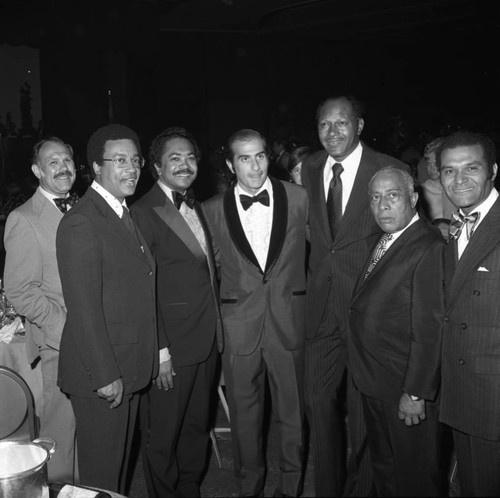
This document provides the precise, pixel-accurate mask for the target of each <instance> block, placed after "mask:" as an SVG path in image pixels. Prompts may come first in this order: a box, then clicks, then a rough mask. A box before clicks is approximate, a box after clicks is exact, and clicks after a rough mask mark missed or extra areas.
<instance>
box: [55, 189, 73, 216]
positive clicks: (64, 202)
mask: <svg viewBox="0 0 500 498" xmlns="http://www.w3.org/2000/svg"><path fill="white" fill-rule="evenodd" d="M77 202H78V194H76V193H73V194H70V195H69V196H68V197H54V203H55V205H56V206H57V207H58V208H59V211H61V212H62V213H65V212H66V211H67V210H68V206H69V207H72V206H74V205H75V204H76V203H77Z"/></svg>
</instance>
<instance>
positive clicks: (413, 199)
mask: <svg viewBox="0 0 500 498" xmlns="http://www.w3.org/2000/svg"><path fill="white" fill-rule="evenodd" d="M417 201H418V192H413V194H411V207H412V209H415V206H416V205H417Z"/></svg>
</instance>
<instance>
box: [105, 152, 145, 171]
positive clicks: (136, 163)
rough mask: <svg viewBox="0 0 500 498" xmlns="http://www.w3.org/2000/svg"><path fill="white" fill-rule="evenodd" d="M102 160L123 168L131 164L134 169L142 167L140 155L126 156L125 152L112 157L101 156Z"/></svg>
mask: <svg viewBox="0 0 500 498" xmlns="http://www.w3.org/2000/svg"><path fill="white" fill-rule="evenodd" d="M103 161H111V162H112V163H113V164H114V165H115V166H116V167H117V168H120V169H125V168H127V167H129V166H130V165H132V166H133V167H134V168H136V169H140V168H143V167H144V158H143V157H141V156H134V157H128V156H127V155H126V154H116V156H114V157H113V159H106V158H103Z"/></svg>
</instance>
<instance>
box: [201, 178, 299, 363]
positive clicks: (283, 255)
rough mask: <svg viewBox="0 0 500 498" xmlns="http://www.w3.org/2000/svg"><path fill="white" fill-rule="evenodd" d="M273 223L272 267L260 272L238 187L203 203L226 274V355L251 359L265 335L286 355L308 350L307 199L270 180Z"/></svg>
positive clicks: (223, 306)
mask: <svg viewBox="0 0 500 498" xmlns="http://www.w3.org/2000/svg"><path fill="white" fill-rule="evenodd" d="M271 182H272V186H273V196H274V209H273V223H272V229H271V237H270V244H269V252H268V257H267V263H266V267H265V269H264V270H262V269H261V268H260V265H259V263H258V262H257V258H256V256H255V254H254V252H253V251H252V249H251V247H250V244H249V242H248V239H247V238H246V235H245V232H244V230H243V227H242V224H241V221H240V217H239V214H238V208H237V206H236V199H235V194H234V186H233V187H230V188H229V189H228V190H227V191H226V192H225V193H223V194H218V195H216V196H215V197H212V198H211V199H208V200H207V201H205V202H204V203H203V210H204V212H205V214H206V218H207V221H208V224H209V228H210V232H211V233H212V236H213V240H214V250H215V255H216V260H217V263H218V264H219V265H220V271H221V274H220V275H221V276H220V279H221V288H220V294H221V313H222V320H223V323H224V337H225V344H224V347H225V351H226V352H227V353H229V354H230V355H248V354H251V353H252V352H253V351H254V350H255V349H256V348H257V346H258V345H259V343H260V340H261V337H262V334H263V332H264V331H265V333H266V334H273V338H274V339H275V340H277V341H278V342H279V344H281V345H282V346H283V347H284V348H285V349H286V350H295V349H300V348H301V347H303V344H304V327H305V314H304V306H305V293H306V280H305V249H306V220H307V194H306V191H305V190H304V189H303V188H302V187H299V186H297V185H294V184H292V183H290V182H282V181H280V180H275V179H271Z"/></svg>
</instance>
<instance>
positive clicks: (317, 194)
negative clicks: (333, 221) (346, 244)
mask: <svg viewBox="0 0 500 498" xmlns="http://www.w3.org/2000/svg"><path fill="white" fill-rule="evenodd" d="M327 159H328V154H327V153H326V152H325V153H324V154H321V155H320V156H319V157H318V160H317V161H316V162H315V163H311V164H310V165H309V170H308V173H309V175H308V176H309V184H310V189H311V199H312V201H311V209H312V210H314V212H315V214H316V219H317V220H318V223H319V225H320V227H321V234H322V235H323V238H324V239H325V244H326V245H328V246H330V245H331V244H332V236H331V234H330V224H329V222H328V214H327V212H326V198H325V189H324V186H323V168H324V166H325V162H326V160H327Z"/></svg>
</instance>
